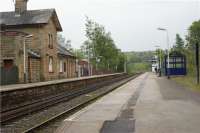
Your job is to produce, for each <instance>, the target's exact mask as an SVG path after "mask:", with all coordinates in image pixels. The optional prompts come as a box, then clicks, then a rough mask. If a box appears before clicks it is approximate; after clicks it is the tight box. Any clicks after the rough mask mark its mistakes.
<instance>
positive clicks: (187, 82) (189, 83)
mask: <svg viewBox="0 0 200 133" xmlns="http://www.w3.org/2000/svg"><path fill="white" fill-rule="evenodd" d="M172 79H173V80H175V81H176V82H177V83H179V84H182V85H183V86H186V87H188V88H190V89H192V90H194V91H198V92H200V85H197V83H196V79H195V77H194V76H178V77H173V78H172Z"/></svg>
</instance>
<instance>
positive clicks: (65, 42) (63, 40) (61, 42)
mask: <svg viewBox="0 0 200 133" xmlns="http://www.w3.org/2000/svg"><path fill="white" fill-rule="evenodd" d="M57 41H58V44H59V45H61V46H63V47H65V48H66V49H67V50H69V51H71V52H73V48H72V45H71V40H69V39H68V40H66V38H65V37H64V36H63V35H62V34H58V35H57Z"/></svg>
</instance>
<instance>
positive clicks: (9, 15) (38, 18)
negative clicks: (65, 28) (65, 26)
mask: <svg viewBox="0 0 200 133" xmlns="http://www.w3.org/2000/svg"><path fill="white" fill-rule="evenodd" d="M51 18H52V19H53V21H54V23H55V25H56V29H57V30H58V31H62V27H61V24H60V22H59V20H58V17H57V14H56V11H55V9H42V10H27V11H25V12H23V13H21V14H16V12H0V25H6V26H17V25H37V24H47V23H48V22H49V20H50V19H51Z"/></svg>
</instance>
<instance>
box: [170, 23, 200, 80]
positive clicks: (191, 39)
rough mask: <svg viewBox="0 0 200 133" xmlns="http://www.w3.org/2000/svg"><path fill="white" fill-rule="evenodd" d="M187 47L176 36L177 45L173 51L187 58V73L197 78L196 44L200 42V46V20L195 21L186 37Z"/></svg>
mask: <svg viewBox="0 0 200 133" xmlns="http://www.w3.org/2000/svg"><path fill="white" fill-rule="evenodd" d="M185 39H186V45H185V47H184V42H183V39H182V38H180V36H179V35H178V34H177V35H176V45H175V47H174V48H173V49H172V51H175V52H178V53H182V54H184V55H186V58H187V73H188V74H189V75H190V76H192V77H194V76H195V69H196V68H195V67H196V65H195V44H196V43H197V42H198V43H199V45H200V20H199V21H195V22H193V23H192V25H191V26H190V27H189V33H188V35H187V36H186V38H185Z"/></svg>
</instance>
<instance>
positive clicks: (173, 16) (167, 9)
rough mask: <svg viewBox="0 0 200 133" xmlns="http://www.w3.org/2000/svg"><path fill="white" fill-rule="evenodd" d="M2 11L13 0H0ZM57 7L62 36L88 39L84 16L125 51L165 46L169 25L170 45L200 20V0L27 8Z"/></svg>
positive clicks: (93, 1)
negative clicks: (94, 22) (107, 33)
mask: <svg viewBox="0 0 200 133" xmlns="http://www.w3.org/2000/svg"><path fill="white" fill-rule="evenodd" d="M0 1H1V2H0V11H13V10H14V3H13V0H0ZM46 8H55V9H56V11H57V14H58V16H59V19H60V22H61V24H62V27H63V33H62V34H63V35H64V36H65V37H66V38H67V39H71V40H72V45H73V47H75V48H79V47H80V45H82V43H83V42H84V40H85V39H86V38H85V25H84V24H85V16H86V15H87V16H88V17H89V18H91V19H93V20H95V21H96V22H98V23H100V24H102V25H104V26H105V28H106V30H107V31H110V32H111V34H112V37H113V39H114V40H115V42H116V45H117V46H118V48H120V49H122V50H123V51H144V50H153V49H155V47H154V46H155V45H160V46H161V47H162V48H166V34H165V32H162V31H158V30H156V29H157V28H158V27H163V28H167V29H168V30H169V34H170V44H171V45H172V44H173V43H174V39H175V34H176V33H179V34H180V35H181V36H182V37H184V35H186V34H187V30H186V29H187V28H188V27H189V26H190V25H191V23H192V22H193V21H195V20H199V19H200V0H29V2H28V9H29V10H31V9H46Z"/></svg>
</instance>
